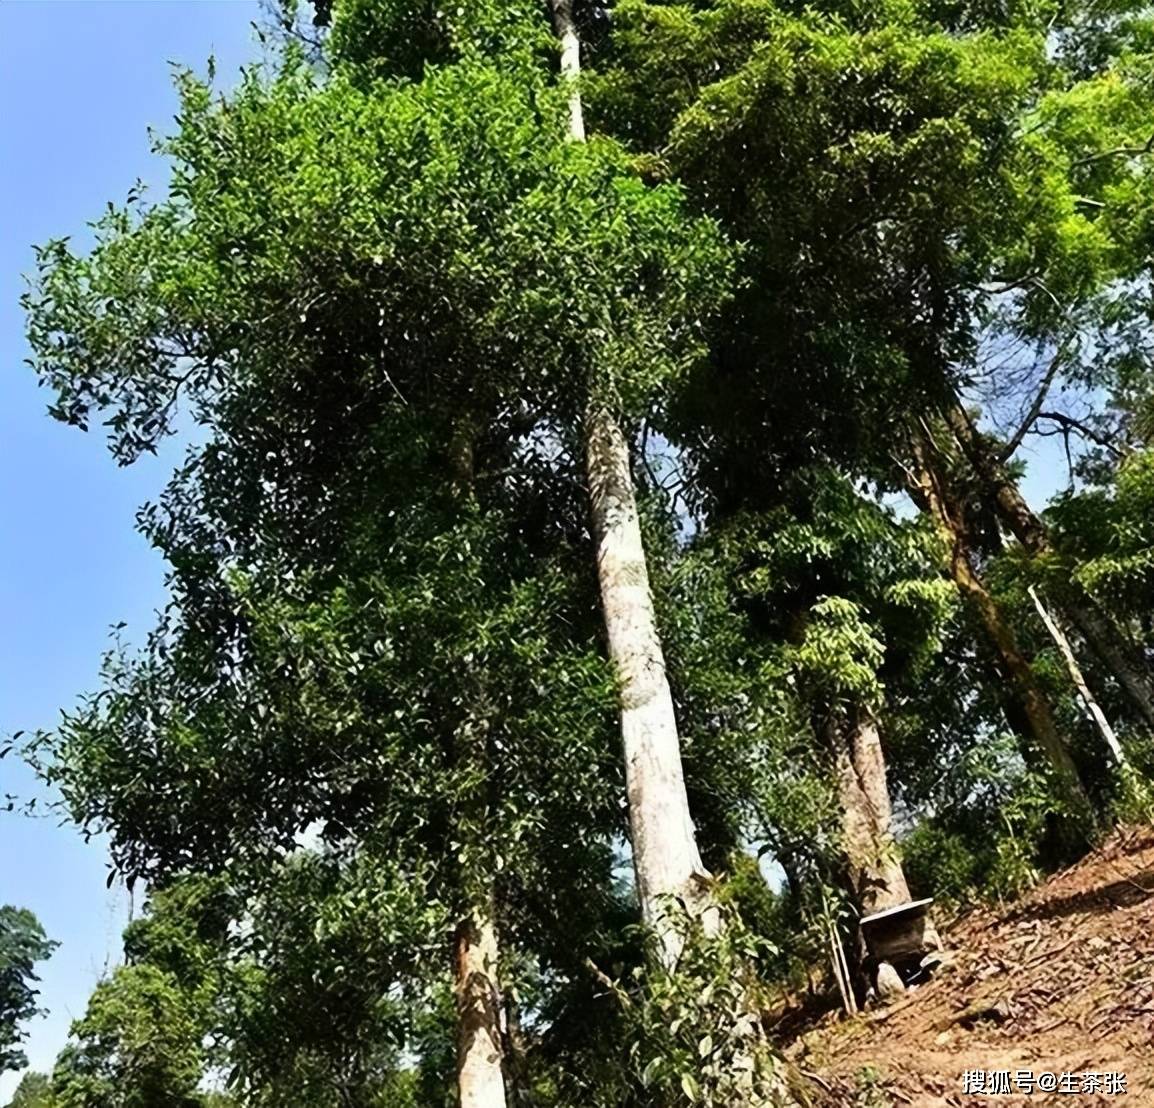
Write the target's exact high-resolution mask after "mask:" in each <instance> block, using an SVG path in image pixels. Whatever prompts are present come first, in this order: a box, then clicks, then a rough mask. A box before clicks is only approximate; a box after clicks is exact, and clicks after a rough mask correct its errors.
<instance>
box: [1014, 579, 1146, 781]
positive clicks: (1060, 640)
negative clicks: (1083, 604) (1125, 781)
mask: <svg viewBox="0 0 1154 1108" xmlns="http://www.w3.org/2000/svg"><path fill="white" fill-rule="evenodd" d="M1026 591H1027V592H1028V593H1029V594H1030V599H1031V600H1033V602H1034V607H1035V608H1037V609H1038V615H1039V616H1040V617H1041V619H1042V622H1043V623H1044V624H1045V625H1046V630H1047V631H1049V632H1050V637H1051V638H1052V639H1053V640H1054V643H1055V644H1056V645H1057V647H1058V650H1059V651H1060V652H1061V655H1062V659H1063V661H1064V662H1065V663H1066V671H1067V672H1068V673H1069V674H1070V680H1071V681H1073V682H1074V687H1075V688H1076V689H1077V690H1078V695H1079V696H1081V698H1082V703H1083V704H1085V705H1086V710H1087V711H1088V712H1089V713H1090V716H1091V718H1092V719H1093V720H1094V722H1095V724H1097V726H1098V731H1099V732H1100V733H1101V735H1102V738H1103V739H1104V740H1105V742H1106V745H1107V746H1108V747H1109V748H1110V753H1111V754H1113V755H1114V761H1115V762H1117V763H1118V765H1119V766H1124V765H1125V764H1126V755H1125V754H1124V753H1123V751H1122V745H1121V743H1119V742H1118V736H1117V735H1116V734H1114V728H1113V727H1111V726H1110V721H1109V720H1108V719H1107V718H1106V713H1105V712H1103V711H1102V708H1101V706H1100V705H1099V703H1098V701H1097V700H1095V699H1094V694H1093V693H1092V692H1091V691H1090V686H1089V685H1087V684H1086V678H1085V677H1083V676H1082V669H1081V667H1080V666H1079V665H1078V659H1077V658H1075V657H1074V651H1073V649H1072V648H1071V646H1070V640H1069V639H1067V638H1066V634H1065V632H1064V631H1063V630H1062V628H1061V626H1060V625H1059V623H1058V621H1057V620H1056V619H1055V618H1054V616H1053V615H1051V614H1050V611H1049V609H1048V608H1047V607H1046V605H1045V604H1043V603H1042V598H1041V597H1040V596H1039V595H1038V590H1037V589H1035V588H1034V586H1033V585H1031V586H1030V587H1029V589H1027V590H1026Z"/></svg>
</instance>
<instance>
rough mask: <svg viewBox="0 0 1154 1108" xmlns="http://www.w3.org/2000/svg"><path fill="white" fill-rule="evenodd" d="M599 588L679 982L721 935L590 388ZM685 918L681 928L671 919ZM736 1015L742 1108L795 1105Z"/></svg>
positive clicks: (654, 893) (569, 73) (610, 451)
mask: <svg viewBox="0 0 1154 1108" xmlns="http://www.w3.org/2000/svg"><path fill="white" fill-rule="evenodd" d="M550 3H551V6H552V10H553V25H554V30H555V31H556V34H557V38H558V40H559V41H560V43H561V77H562V79H563V80H564V81H567V82H569V127H568V137H569V140H570V141H572V142H584V141H585V122H584V119H583V116H582V105H581V90H580V85H579V78H580V76H581V44H580V40H579V37H578V34H577V28H576V24H575V23H574V21H573V0H550ZM583 431H584V439H585V442H584V445H585V464H586V474H587V478H588V482H589V497H590V514H591V516H592V522H593V539H594V542H595V543H596V545H597V579H598V583H599V585H600V591H601V608H602V614H603V616H604V620H605V630H606V637H607V638H608V641H609V656H610V660H611V662H612V664H613V669H614V672H615V674H616V677H617V682H618V689H619V691H618V697H619V702H620V706H621V739H622V747H623V751H624V755H625V789H626V794H627V799H628V805H629V831H630V840H631V842H632V845H633V867H634V872H635V874H636V877H637V891H638V897H639V900H640V903H641V912H642V917H643V918H644V920H645V921H646V923H647V924H649V926H650V927H651V928H652V929H653V930H654V932H655V934H656V936H657V941H658V958H659V960H660V963H661V965H662V967H663V968H664V969H665V970H666V971H668V972H674V971H675V970H676V968H677V965H678V962H679V961H680V959H681V953H682V950H683V949H684V945H685V939H684V930H683V927H682V926H679V924H683V923H684V922H687V921H686V920H685V918H684V917H685V916H688V917H689V918H690V919H691V920H693V921H695V922H696V923H697V924H698V925H700V927H701V928H702V930H703V931H704V932H705V933H706V934H716V933H717V932H718V931H719V930H720V928H721V914H720V910H719V908H718V905H717V901H716V900H715V898H714V896H713V890H712V878H711V877H710V875H709V873H708V872H707V871H706V869H705V865H704V863H703V862H702V860H701V854H700V852H699V851H698V848H697V837H696V834H695V832H694V827H693V820H692V818H691V817H690V814H689V796H688V793H687V792H686V789H685V776H684V771H683V769H682V764H681V742H680V738H679V736H678V732H677V719H676V716H675V715H674V711H673V695H672V693H671V692H670V689H669V681H668V678H667V677H666V673H665V655H664V652H663V650H662V648H661V640H660V638H659V637H658V634H657V620H656V618H655V614H654V609H653V596H652V594H651V593H650V589H649V570H648V566H647V563H646V557H645V548H644V545H643V544H642V541H641V526H640V520H639V518H638V514H637V497H636V491H635V489H634V485H633V475H632V472H631V470H630V466H629V445H628V443H627V442H626V439H625V435H624V434H623V433H622V430H621V427H620V425H619V424H618V422H617V419H616V418H615V417H614V415H613V413H612V412H611V411H610V410H609V409H608V408H607V407H605V406H604V405H603V404H602V403H600V402H599V399H598V397H597V396H596V392H595V390H593V389H591V390H590V394H589V399H588V402H587V405H586V410H585V418H584V426H583ZM679 916H680V917H681V919H679V918H678V917H679ZM738 1008H739V1009H740V1011H738V1012H735V1013H734V1014H733V1016H732V1022H731V1025H730V1028H729V1030H730V1032H731V1033H732V1034H733V1035H734V1037H735V1039H736V1040H737V1042H739V1043H742V1044H744V1045H742V1046H736V1047H735V1053H734V1057H733V1059H732V1062H731V1068H732V1076H733V1078H734V1082H733V1083H734V1086H735V1088H737V1089H739V1090H740V1093H739V1096H740V1099H739V1101H735V1104H736V1103H740V1104H742V1105H743V1106H744V1108H763V1106H765V1108H768V1105H770V1104H774V1105H780V1106H783V1108H784V1106H790V1105H794V1104H796V1098H795V1097H794V1095H793V1094H792V1093H791V1092H790V1090H789V1088H788V1083H787V1081H786V1079H785V1077H784V1075H783V1074H782V1072H781V1071H779V1070H778V1069H777V1068H776V1067H775V1069H774V1071H773V1072H771V1073H764V1074H759V1073H758V1069H759V1066H758V1060H759V1059H758V1056H759V1054H760V1052H761V1048H762V1047H763V1046H764V1033H763V1031H762V1027H761V1016H760V1013H759V1012H758V1010H757V1006H756V1004H754V1003H753V1000H752V996H751V995H749V994H747V995H746V996H745V997H744V998H743V1000H742V1002H741V1003H739V1005H738Z"/></svg>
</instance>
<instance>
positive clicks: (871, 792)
mask: <svg viewBox="0 0 1154 1108" xmlns="http://www.w3.org/2000/svg"><path fill="white" fill-rule="evenodd" d="M827 734H828V735H829V739H830V743H831V745H832V748H833V757H834V769H835V772H836V774H837V786H838V798H839V801H840V808H841V831H842V849H843V851H844V854H845V864H846V871H847V877H848V879H849V884H850V889H849V891H850V893H851V895H852V896H853V899H854V903H855V904H856V905H857V907H858V909H859V911H860V912H861V914H862V915H863V916H868V915H870V914H871V913H873V912H880V911H882V910H883V909H886V908H896V907H897V906H898V905H899V904H905V903H907V902H908V901H909V899H910V890H909V886H908V885H907V884H906V875H905V873H904V871H903V870H902V864H901V859H900V858H899V856H898V850H897V843H896V841H895V840H894V835H893V827H892V824H893V812H892V808H891V806H890V794H889V788H888V786H887V784H886V767H885V756H884V754H883V753H882V744H881V737H880V735H879V734H878V728H877V723H876V722H875V721H874V719H873V717H872V716H871V715H870V714H869V713H868V712H864V711H863V712H860V713H858V715H857V716H856V718H850V719H831V720H829V721H828V723H827Z"/></svg>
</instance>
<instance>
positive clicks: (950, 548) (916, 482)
mask: <svg viewBox="0 0 1154 1108" xmlns="http://www.w3.org/2000/svg"><path fill="white" fill-rule="evenodd" d="M913 453H914V459H915V469H914V471H913V472H912V473H911V474H910V478H911V479H910V492H911V494H912V495H913V497H914V499H915V501H916V502H917V503H918V504H919V506H920V507H921V508H922V510H923V511H926V512H928V513H929V514H930V517H931V518H932V519H933V521H934V523H935V525H936V527H937V529H938V532H939V534H940V535H941V536H942V538H943V540H944V542H945V545H946V550H947V558H948V564H949V571H950V575H951V577H952V578H953V580H954V582H955V583H956V584H957V586H958V589H959V590H960V592H961V593H962V595H963V596H964V597H966V599H967V600H968V601H969V602H970V604H971V605H972V606H973V608H974V610H975V611H976V612H977V614H978V617H979V619H980V620H981V622H982V625H983V627H984V628H985V630H986V634H987V636H988V638H989V641H990V643H991V645H992V646H993V648H994V654H995V659H996V664H997V667H998V670H999V672H1000V673H1001V676H1002V679H1003V680H1004V681H1005V682H1006V683H1007V686H1008V688H1009V692H1010V698H1009V700H1010V703H1009V704H1008V706H1007V710H1006V715H1007V718H1008V719H1009V721H1010V724H1011V726H1013V727H1015V729H1016V730H1019V733H1023V731H1022V729H1023V728H1024V737H1025V738H1026V739H1027V741H1028V742H1032V743H1033V744H1035V745H1036V747H1037V749H1038V750H1040V751H1041V752H1042V753H1043V754H1044V755H1045V758H1046V760H1047V762H1048V763H1049V765H1050V767H1051V769H1052V770H1053V772H1054V775H1055V778H1056V781H1057V783H1058V787H1059V789H1060V790H1061V792H1062V794H1063V798H1064V799H1065V801H1066V803H1067V805H1068V806H1069V807H1070V809H1071V812H1072V813H1073V814H1074V815H1075V817H1076V818H1078V819H1079V821H1087V820H1089V819H1090V818H1091V813H1092V807H1091V805H1090V801H1089V798H1088V796H1087V794H1086V790H1085V787H1084V785H1083V783H1082V780H1081V777H1080V776H1079V774H1078V769H1077V766H1076V765H1075V764H1074V760H1073V758H1072V757H1071V755H1070V750H1069V747H1068V746H1067V745H1066V740H1065V739H1064V738H1063V736H1062V734H1061V733H1060V732H1059V730H1058V725H1057V722H1056V721H1055V719H1054V715H1053V713H1052V712H1051V710H1050V705H1049V702H1048V701H1047V700H1046V697H1045V695H1044V694H1043V692H1042V690H1041V687H1040V686H1039V685H1038V681H1037V678H1036V677H1035V676H1034V671H1033V670H1032V669H1031V667H1030V663H1029V661H1028V660H1027V659H1026V656H1025V655H1024V654H1023V653H1022V651H1021V649H1020V648H1019V646H1018V642H1017V637H1016V636H1015V635H1014V632H1013V630H1012V629H1011V628H1010V625H1009V624H1008V623H1007V622H1006V619H1005V617H1004V616H1003V615H1002V612H1001V609H1000V608H999V607H998V605H997V603H996V602H995V600H994V598H993V597H992V596H991V595H990V593H989V591H988V590H987V589H986V587H985V584H984V583H983V582H982V580H981V578H980V577H979V576H978V573H977V570H976V569H975V568H974V563H973V552H972V550H971V549H970V543H969V539H968V536H967V535H966V532H965V527H964V524H963V522H962V519H961V515H960V513H959V512H958V511H957V510H956V508H955V507H954V505H953V504H952V497H951V495H950V490H949V486H948V484H947V482H946V481H945V480H943V479H942V478H941V476H940V474H938V473H937V472H936V471H935V469H934V468H933V466H932V464H931V462H930V456H931V449H930V447H929V446H928V445H927V444H926V443H925V442H924V441H915V443H914V448H913ZM1027 755H1028V748H1027Z"/></svg>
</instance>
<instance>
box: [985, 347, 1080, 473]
mask: <svg viewBox="0 0 1154 1108" xmlns="http://www.w3.org/2000/svg"><path fill="white" fill-rule="evenodd" d="M1072 338H1073V336H1072V335H1067V336H1066V337H1065V338H1064V339H1063V340H1062V342H1061V344H1060V345H1059V347H1058V349H1057V351H1056V352H1055V353H1054V356H1053V358H1051V359H1050V364H1049V366H1047V367H1046V373H1045V375H1044V376H1043V378H1042V383H1041V385H1040V386H1039V387H1038V392H1037V395H1036V396H1035V397H1034V402H1033V403H1032V404H1031V405H1030V410H1029V411H1028V412H1027V413H1026V418H1025V419H1024V420H1023V421H1022V423H1021V424H1020V425H1019V427H1018V429H1017V430H1016V431H1015V432H1014V433H1013V434H1012V435H1011V436H1010V439H1009V441H1008V442H1007V443H1006V445H1005V447H1003V449H1002V452H1001V454H1000V455H999V456H998V461H999V462H1006V461H1008V460H1009V459H1010V458H1012V457H1013V455H1014V451H1015V450H1017V449H1018V447H1019V446H1021V445H1022V439H1024V438H1025V437H1026V432H1028V431H1029V430H1030V428H1031V427H1033V425H1034V423H1035V422H1036V420H1037V419H1038V416H1039V414H1040V413H1041V410H1042V405H1043V404H1044V403H1045V402H1046V397H1047V395H1048V394H1049V392H1050V386H1051V385H1052V384H1053V383H1054V378H1055V377H1056V376H1057V375H1058V368H1059V367H1060V366H1061V364H1062V358H1063V356H1064V355H1065V353H1066V351H1067V350H1068V349H1069V346H1070V341H1071V339H1072Z"/></svg>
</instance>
